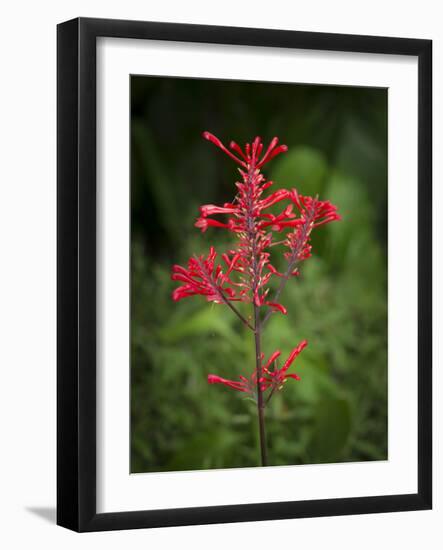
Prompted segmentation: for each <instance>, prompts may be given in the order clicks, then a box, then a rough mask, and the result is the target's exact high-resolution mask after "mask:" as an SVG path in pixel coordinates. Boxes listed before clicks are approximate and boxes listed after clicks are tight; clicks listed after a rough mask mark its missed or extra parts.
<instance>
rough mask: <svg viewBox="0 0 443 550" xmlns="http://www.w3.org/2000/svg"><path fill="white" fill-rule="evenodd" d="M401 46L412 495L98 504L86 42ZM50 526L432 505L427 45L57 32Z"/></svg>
mask: <svg viewBox="0 0 443 550" xmlns="http://www.w3.org/2000/svg"><path fill="white" fill-rule="evenodd" d="M98 37H116V38H137V39H155V40H167V41H171V40H173V41H182V42H198V43H212V44H230V45H247V46H267V47H280V48H301V49H308V50H327V51H341V52H360V53H378V54H399V55H408V56H416V57H417V58H418V88H419V89H418V174H417V177H418V419H417V420H418V492H417V493H416V494H399V495H391V496H375V497H359V498H338V499H326V500H309V501H295V502H277V503H275V502H274V503H260V504H240V505H229V506H210V507H199V508H181V509H166V510H151V511H149V510H140V511H136V512H118V513H97V512H96V475H97V472H96V385H97V381H96V318H97V316H96V292H97V291H96V252H97V245H96V39H97V38H98ZM57 48H58V60H57V71H58V76H57V90H58V91H57V139H58V145H57V182H58V183H57V185H58V200H57V231H58V240H57V319H58V320H57V454H58V460H57V523H58V524H59V525H61V526H64V527H67V528H69V529H72V530H75V531H79V532H83V531H104V530H113V529H132V528H147V527H164V526H178V525H195V524H210V523H224V522H240V521H256V520H272V519H285V518H304V517H314V516H330V515H345V514H368V513H375V512H394V511H410V510H426V509H430V508H431V507H432V364H431V360H432V352H431V350H432V346H431V344H432V289H431V285H432V271H431V268H432V257H431V254H432V234H431V227H432V218H431V216H432V209H431V200H432V182H431V177H432V168H431V167H432V147H431V141H432V42H431V41H430V40H421V39H409V38H388V37H374V36H354V35H343V34H323V33H315V32H297V31H286V30H264V29H253V28H236V27H217V26H202V25H190V24H175V23H174V24H173V23H157V22H156V23H152V22H140V21H121V20H107V19H89V18H78V19H73V20H71V21H67V22H64V23H61V24H60V25H58V29H57Z"/></svg>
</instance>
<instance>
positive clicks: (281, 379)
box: [263, 340, 308, 391]
mask: <svg viewBox="0 0 443 550" xmlns="http://www.w3.org/2000/svg"><path fill="white" fill-rule="evenodd" d="M307 345H308V342H307V340H302V341H301V342H300V343H299V344H298V346H297V347H296V348H294V349H293V350H292V351H291V353H290V354H289V357H288V358H287V359H286V361H285V362H284V363H283V366H282V367H281V368H280V369H279V368H277V367H275V366H274V369H273V370H270V366H271V365H272V364H274V365H275V361H276V359H277V358H278V357H279V356H280V351H279V350H278V351H275V352H274V353H273V354H272V355H271V356H270V358H269V359H268V361H267V362H266V364H265V365H263V373H264V376H263V379H264V384H265V387H266V389H268V388H271V391H276V390H280V389H281V388H282V387H283V384H284V383H285V382H286V380H287V379H288V378H293V379H294V380H300V377H299V376H298V374H287V371H288V369H289V367H290V366H291V365H292V363H293V362H294V360H295V358H296V357H297V356H298V355H300V353H301V352H302V351H303V350H304V349H305V347H306V346H307Z"/></svg>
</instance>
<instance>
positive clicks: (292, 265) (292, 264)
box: [261, 256, 298, 327]
mask: <svg viewBox="0 0 443 550" xmlns="http://www.w3.org/2000/svg"><path fill="white" fill-rule="evenodd" d="M297 263H298V261H297V256H296V257H295V260H293V261H292V262H290V263H289V265H288V269H287V270H286V272H285V273H284V275H283V277H282V279H281V281H280V284H279V285H278V288H277V290H276V291H275V294H274V296H273V297H272V301H273V302H278V299H279V298H280V294H281V293H282V292H283V290H284V288H285V285H286V283H287V282H288V279H289V277H290V276H291V273H292V272H293V271H294V269H295V266H296V265H297ZM273 313H274V311H273V310H272V309H270V310H269V311H268V312H267V313H266V315H265V316H264V318H263V321H262V324H261V326H262V327H264V326H265V324H266V323H267V322H268V320H269V317H271V315H272V314H273Z"/></svg>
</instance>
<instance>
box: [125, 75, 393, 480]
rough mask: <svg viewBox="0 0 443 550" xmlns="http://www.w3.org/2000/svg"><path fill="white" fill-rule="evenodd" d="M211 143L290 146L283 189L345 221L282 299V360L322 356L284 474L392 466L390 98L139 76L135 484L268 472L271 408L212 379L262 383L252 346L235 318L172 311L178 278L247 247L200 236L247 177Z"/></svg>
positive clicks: (293, 401)
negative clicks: (186, 474) (191, 263)
mask: <svg viewBox="0 0 443 550" xmlns="http://www.w3.org/2000/svg"><path fill="white" fill-rule="evenodd" d="M203 130H209V131H211V132H212V133H214V134H216V135H217V136H219V137H220V138H221V139H223V140H224V141H229V140H230V139H235V140H236V141H237V142H239V143H244V142H245V141H249V140H251V139H252V138H253V137H254V136H255V135H260V136H262V138H263V139H264V141H265V143H266V142H267V141H269V140H270V139H271V138H272V137H273V136H274V135H277V136H279V137H280V139H281V141H282V142H283V143H286V144H287V145H288V146H289V152H288V153H286V154H285V155H281V156H280V157H278V158H277V159H275V160H274V161H272V162H271V163H270V164H269V165H268V166H269V168H268V172H266V175H267V176H268V177H269V178H270V179H273V180H274V181H275V182H276V183H275V188H277V187H280V186H281V187H297V189H298V190H299V191H300V192H301V193H303V194H312V195H315V194H317V193H318V194H319V196H320V198H325V199H330V200H331V201H332V202H333V203H335V204H336V205H337V206H338V208H339V212H340V214H341V215H342V217H343V221H341V222H338V223H332V224H330V225H327V226H325V227H321V228H319V229H318V230H317V232H316V234H315V235H314V238H313V240H312V244H313V252H314V255H313V257H312V258H311V259H310V260H308V261H307V262H305V263H304V264H303V265H302V268H301V276H300V277H298V278H297V279H296V280H294V281H293V282H292V284H288V285H287V287H286V290H285V293H284V295H283V297H282V300H281V301H282V303H284V304H285V306H286V307H287V309H288V312H289V313H288V316H287V317H285V316H282V315H275V316H273V317H272V319H271V320H270V322H269V323H268V325H267V328H266V331H265V336H264V340H263V347H264V350H265V353H266V355H268V354H270V353H271V352H272V351H274V350H275V349H277V348H280V349H281V350H282V352H283V354H287V353H289V351H290V350H291V349H292V348H293V347H294V346H295V345H296V344H298V342H299V341H300V340H302V339H303V338H306V339H307V340H308V342H309V345H308V347H307V348H306V349H305V350H304V351H303V353H302V354H301V355H300V357H299V358H298V359H297V361H296V372H297V373H298V374H300V376H301V378H302V380H301V381H300V382H295V381H289V382H288V383H287V384H286V385H285V389H284V391H283V392H281V393H280V394H278V395H277V396H276V397H274V398H273V400H272V401H271V402H270V406H269V407H268V408H267V409H266V427H267V433H268V447H269V458H270V463H271V464H273V465H286V464H306V463H321V462H343V461H364V460H383V459H386V458H387V258H386V234H387V229H386V225H387V93H386V90H383V89H375V88H372V89H368V88H347V87H333V86H311V85H293V84H275V83H272V84H271V83H269V84H267V83H256V82H235V81H214V80H212V81H211V80H193V79H179V78H160V77H132V79H131V131H132V147H131V182H132V189H131V204H132V206H131V220H132V232H131V243H132V257H131V471H132V472H147V471H168V470H196V469H204V468H229V467H242V466H245V467H248V466H254V465H257V463H258V457H259V453H258V432H257V415H256V409H255V405H254V404H253V403H251V402H250V401H248V400H246V399H244V398H243V397H242V395H241V394H239V393H237V392H234V391H231V390H229V389H227V388H224V387H221V386H210V385H208V384H207V381H206V378H207V375H208V374H209V373H215V374H218V375H220V376H225V377H228V378H237V377H238V375H239V374H241V373H246V374H247V373H250V372H251V371H252V369H253V364H254V349H253V341H252V338H251V336H250V333H248V332H247V329H244V328H243V326H242V325H241V324H240V323H239V321H238V319H237V318H236V317H234V316H233V315H232V313H231V312H230V311H229V310H227V308H224V307H223V306H220V305H218V306H217V305H213V304H208V303H207V302H205V300H204V299H203V298H201V297H196V298H190V299H187V300H183V301H182V302H179V303H174V302H173V301H172V299H171V292H172V289H173V288H174V286H175V284H174V283H173V282H172V281H171V280H170V271H171V266H172V264H174V263H181V264H184V263H185V262H186V261H187V258H188V257H189V256H190V255H192V254H193V253H202V252H207V250H208V248H209V245H210V244H214V245H216V246H223V245H224V244H226V243H227V242H229V239H230V238H232V237H231V235H226V234H224V233H221V232H217V231H216V230H212V231H208V232H207V233H205V234H203V235H202V234H201V233H200V232H199V231H198V230H196V229H195V228H194V227H193V223H194V221H195V218H196V215H197V213H198V206H199V205H200V204H205V203H217V202H219V203H222V202H226V201H229V200H231V199H232V196H233V194H234V186H233V183H234V181H235V180H236V179H237V176H236V170H235V166H234V165H233V163H231V162H230V161H229V160H228V159H227V158H226V157H225V156H224V155H223V154H222V153H221V152H220V151H218V150H217V149H216V148H215V147H213V146H212V145H211V144H209V143H207V142H206V141H204V140H203V139H202V138H201V132H202V131H203ZM243 307H246V306H243ZM292 368H293V367H292Z"/></svg>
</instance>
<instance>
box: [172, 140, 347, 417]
mask: <svg viewBox="0 0 443 550" xmlns="http://www.w3.org/2000/svg"><path fill="white" fill-rule="evenodd" d="M203 137H204V138H205V139H207V140H208V141H210V142H211V143H213V144H214V145H216V146H217V147H218V148H219V149H221V150H222V151H223V152H224V153H225V154H226V155H227V156H228V157H230V158H231V159H232V160H233V161H235V162H236V163H237V165H238V171H239V173H240V180H239V181H237V182H236V184H235V185H236V195H235V197H234V199H233V200H232V201H231V202H226V203H224V204H222V205H215V204H205V205H203V206H201V207H200V214H199V217H198V218H197V221H196V222H195V226H196V227H197V228H198V229H200V230H201V231H202V232H205V231H207V230H208V229H209V228H216V229H223V230H227V231H229V232H231V233H232V234H233V236H235V244H234V246H233V247H232V249H230V250H228V251H227V252H226V253H223V254H221V255H220V260H219V262H218V263H217V253H216V251H215V250H214V248H213V247H211V248H210V251H209V254H208V255H207V257H206V258H205V257H204V256H194V257H192V258H190V259H189V261H188V266H187V268H185V267H182V266H179V265H174V266H173V270H172V279H173V280H174V281H179V282H181V283H182V285H181V286H179V287H178V288H176V289H175V290H174V292H173V299H174V300H175V301H179V300H181V299H183V298H187V297H189V296H194V295H201V296H204V297H205V298H206V300H207V301H210V302H214V303H217V304H222V303H224V304H226V305H228V306H229V307H230V308H231V309H232V310H233V311H234V312H235V313H236V314H237V316H238V317H239V318H240V319H241V320H242V321H243V322H244V324H245V325H247V326H248V327H249V328H250V329H252V330H253V331H254V333H255V334H256V335H257V334H258V333H260V331H261V330H262V327H263V326H264V324H265V323H266V321H267V320H268V318H269V316H270V315H271V314H273V313H274V312H280V313H283V314H286V313H287V312H286V308H285V306H284V305H283V304H281V303H280V301H279V299H280V295H281V293H282V290H283V288H284V286H285V284H286V282H287V280H288V279H290V278H291V277H292V276H295V275H298V268H299V264H300V262H301V261H303V260H306V259H307V258H309V257H310V256H311V244H310V238H311V233H312V231H313V229H314V228H317V227H319V226H321V225H323V224H326V223H329V222H332V221H336V220H339V219H340V216H339V215H338V213H337V208H336V207H335V206H334V205H333V204H331V203H330V202H329V201H321V200H319V199H318V197H314V198H313V197H308V196H303V195H300V194H299V193H298V192H297V190H296V189H289V190H288V189H278V190H277V191H275V192H273V193H272V192H271V193H269V194H267V195H266V194H265V192H266V191H267V190H268V189H270V188H271V187H272V185H273V182H272V181H268V180H267V179H266V178H265V176H264V175H263V174H262V171H261V170H262V168H263V166H264V165H265V164H267V163H268V162H269V161H270V160H272V159H273V158H275V157H276V156H277V155H279V154H281V153H284V152H286V151H287V149H288V148H287V146H286V145H279V141H278V138H273V139H272V140H271V142H270V143H269V145H268V147H267V148H266V149H265V148H264V146H263V142H262V141H261V139H260V138H259V137H256V138H255V139H254V140H253V141H252V143H246V144H245V146H244V148H243V149H242V148H241V147H240V146H239V145H238V144H237V143H235V142H234V141H231V143H230V145H229V148H228V147H226V146H225V145H224V144H223V143H222V142H221V141H220V140H219V139H218V138H217V137H215V136H214V135H213V134H211V133H209V132H204V133H203ZM271 207H272V209H271ZM278 246H283V247H284V249H283V252H280V256H281V257H282V258H283V259H284V260H285V261H286V265H285V267H284V269H283V270H282V271H278V270H277V269H276V267H275V266H274V265H273V263H272V257H271V253H272V254H275V252H274V251H275V250H277V251H278V250H281V249H280V248H274V247H278ZM274 277H276V278H279V279H280V284H279V286H278V288H277V289H276V291H275V292H274V295H273V297H272V298H271V297H270V293H271V288H272V279H273V278H274ZM236 301H237V302H245V303H249V304H252V307H253V311H254V316H253V317H249V318H248V319H246V318H245V317H243V315H242V314H241V313H240V312H239V310H238V309H237V308H236V307H235V306H234V305H233V302H236ZM262 308H268V309H267V310H266V311H265V314H264V315H261V314H260V311H261V310H262ZM252 319H253V321H252ZM256 345H257V342H256ZM305 346H306V341H303V342H301V343H300V344H299V345H298V346H297V347H296V348H294V350H293V351H292V353H291V354H290V356H289V357H288V359H287V361H286V362H285V363H284V364H283V366H282V367H281V368H280V369H278V368H277V367H276V360H277V358H278V357H279V356H280V351H276V352H275V353H273V354H272V355H271V357H270V358H269V360H268V361H267V362H266V363H265V364H263V363H262V361H263V357H262V356H261V354H260V353H259V352H258V354H257V365H256V368H255V370H254V372H253V374H252V376H251V377H250V378H249V379H247V378H245V377H244V376H241V377H240V380H239V381H232V380H227V379H224V378H221V377H219V376H216V375H213V374H211V375H209V377H208V382H209V383H211V384H224V385H226V386H228V387H230V388H232V389H235V390H237V391H240V392H244V393H248V394H251V395H254V393H255V395H256V396H258V403H259V407H260V406H262V397H261V395H260V394H261V393H262V392H265V391H266V390H270V392H269V393H270V395H272V394H273V393H274V392H275V391H277V390H278V389H280V388H281V387H282V386H283V384H284V382H285V381H286V380H287V379H288V378H294V379H296V380H298V376H297V375H296V374H287V370H288V368H289V367H290V365H291V364H292V362H293V361H294V359H295V358H296V357H297V355H298V354H299V353H300V352H301V351H302V349H303V348H304V347H305ZM258 349H259V348H258ZM260 357H262V361H260ZM271 365H272V366H273V368H272V369H271Z"/></svg>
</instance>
